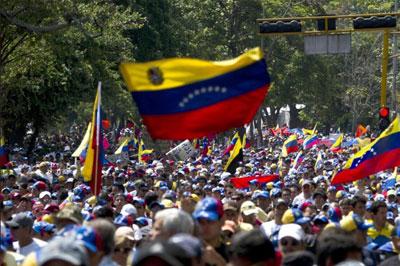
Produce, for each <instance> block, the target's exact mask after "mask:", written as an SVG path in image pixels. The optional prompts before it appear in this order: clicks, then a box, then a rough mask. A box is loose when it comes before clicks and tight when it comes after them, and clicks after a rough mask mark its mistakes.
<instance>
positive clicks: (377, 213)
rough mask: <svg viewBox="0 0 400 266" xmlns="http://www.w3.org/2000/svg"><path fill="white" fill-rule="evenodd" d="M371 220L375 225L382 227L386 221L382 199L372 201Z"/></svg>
mask: <svg viewBox="0 0 400 266" xmlns="http://www.w3.org/2000/svg"><path fill="white" fill-rule="evenodd" d="M370 210H371V213H372V220H373V221H374V224H375V225H377V226H381V227H383V226H384V225H385V223H386V213H387V206H386V203H385V202H383V201H374V202H373V203H372V205H371V208H370Z"/></svg>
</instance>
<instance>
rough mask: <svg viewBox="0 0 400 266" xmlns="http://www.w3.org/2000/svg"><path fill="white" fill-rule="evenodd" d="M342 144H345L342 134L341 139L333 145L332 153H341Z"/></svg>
mask: <svg viewBox="0 0 400 266" xmlns="http://www.w3.org/2000/svg"><path fill="white" fill-rule="evenodd" d="M342 142H343V134H340V135H339V137H338V138H337V139H336V141H335V143H333V144H332V146H331V151H333V152H338V151H340V149H341V147H342Z"/></svg>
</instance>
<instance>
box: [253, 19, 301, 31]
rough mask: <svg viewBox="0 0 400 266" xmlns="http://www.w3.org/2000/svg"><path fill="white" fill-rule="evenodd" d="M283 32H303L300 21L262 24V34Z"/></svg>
mask: <svg viewBox="0 0 400 266" xmlns="http://www.w3.org/2000/svg"><path fill="white" fill-rule="evenodd" d="M283 32H301V23H300V21H299V20H290V21H282V20H279V21H274V22H272V21H266V22H263V23H261V24H260V33H283Z"/></svg>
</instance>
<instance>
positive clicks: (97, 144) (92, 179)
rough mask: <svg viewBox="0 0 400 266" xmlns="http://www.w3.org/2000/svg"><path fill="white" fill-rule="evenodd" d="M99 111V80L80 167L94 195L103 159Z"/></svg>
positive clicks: (97, 190)
mask: <svg viewBox="0 0 400 266" xmlns="http://www.w3.org/2000/svg"><path fill="white" fill-rule="evenodd" d="M101 113H102V112H101V82H99V84H98V88H97V95H96V99H95V101H94V105H93V115H92V123H91V128H90V137H89V141H88V146H87V150H86V158H85V163H84V165H83V169H82V176H83V178H84V181H85V182H89V183H90V188H91V189H92V191H93V194H94V195H97V194H99V193H100V191H101V176H102V168H103V162H104V161H105V156H104V149H103V134H102V122H101V121H102V119H101Z"/></svg>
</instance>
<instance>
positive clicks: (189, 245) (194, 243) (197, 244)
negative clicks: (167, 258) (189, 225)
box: [168, 234, 204, 266]
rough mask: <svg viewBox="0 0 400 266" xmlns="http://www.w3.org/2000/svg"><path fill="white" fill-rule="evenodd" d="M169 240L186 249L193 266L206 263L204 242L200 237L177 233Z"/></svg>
mask: <svg viewBox="0 0 400 266" xmlns="http://www.w3.org/2000/svg"><path fill="white" fill-rule="evenodd" d="M168 242H169V243H173V244H176V245H177V246H179V247H180V248H182V249H184V250H185V251H186V253H187V254H188V255H189V257H190V258H191V259H192V264H191V265H192V266H200V265H204V258H203V244H202V243H201V241H200V239H198V238H196V237H194V236H192V235H189V234H176V235H174V236H173V237H171V238H170V239H168Z"/></svg>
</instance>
